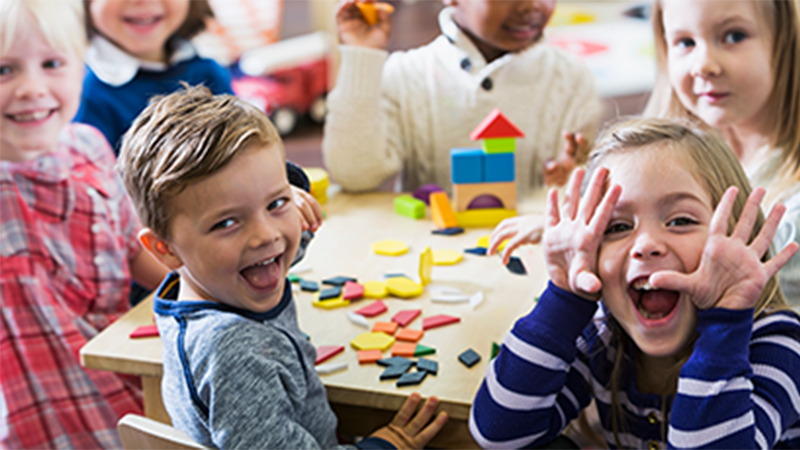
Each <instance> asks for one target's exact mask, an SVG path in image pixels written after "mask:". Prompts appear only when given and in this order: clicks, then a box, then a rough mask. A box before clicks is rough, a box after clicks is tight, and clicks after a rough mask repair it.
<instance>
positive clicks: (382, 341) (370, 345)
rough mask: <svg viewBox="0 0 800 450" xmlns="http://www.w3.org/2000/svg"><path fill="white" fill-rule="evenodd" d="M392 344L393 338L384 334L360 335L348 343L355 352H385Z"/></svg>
mask: <svg viewBox="0 0 800 450" xmlns="http://www.w3.org/2000/svg"><path fill="white" fill-rule="evenodd" d="M392 344H394V338H393V337H391V336H389V335H388V334H386V333H381V332H376V333H361V334H359V335H358V336H356V337H355V339H353V340H352V341H350V345H352V346H353V348H355V349H356V350H376V349H377V350H381V351H386V349H388V348H389V347H391V346H392Z"/></svg>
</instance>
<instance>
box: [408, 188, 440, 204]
mask: <svg viewBox="0 0 800 450" xmlns="http://www.w3.org/2000/svg"><path fill="white" fill-rule="evenodd" d="M443 190H444V189H442V188H441V186H439V185H438V184H423V185H422V186H420V187H418V188H417V189H416V190H415V191H414V193H413V194H411V195H412V196H413V197H414V198H416V199H417V200H421V201H423V202H425V204H426V205H430V203H431V202H430V198H429V197H430V196H431V194H433V193H434V192H442V191H443Z"/></svg>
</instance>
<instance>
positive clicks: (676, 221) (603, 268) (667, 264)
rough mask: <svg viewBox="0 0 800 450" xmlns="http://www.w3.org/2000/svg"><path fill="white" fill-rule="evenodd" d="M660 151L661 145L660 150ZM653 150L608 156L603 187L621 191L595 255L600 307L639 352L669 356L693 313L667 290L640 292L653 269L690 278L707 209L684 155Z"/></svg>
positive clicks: (688, 330)
mask: <svg viewBox="0 0 800 450" xmlns="http://www.w3.org/2000/svg"><path fill="white" fill-rule="evenodd" d="M662 145H663V144H662ZM676 155H679V153H678V152H677V151H675V150H671V149H665V148H663V147H656V148H653V149H635V150H633V151H626V152H624V153H622V154H615V155H609V156H607V157H605V158H604V159H603V162H602V165H603V166H604V167H607V168H608V169H609V171H610V174H609V181H608V183H609V185H610V184H612V183H613V184H618V185H620V186H621V187H622V195H621V197H620V199H619V202H618V203H617V205H616V207H615V208H614V212H613V215H612V218H611V220H610V222H609V224H608V227H607V229H606V232H605V235H604V237H603V241H602V243H601V245H600V251H599V256H598V272H599V275H600V279H601V281H602V283H603V302H604V303H605V305H606V306H607V307H608V309H609V311H610V312H611V314H612V315H613V316H614V317H615V318H616V320H617V321H618V322H619V324H620V325H621V326H622V328H623V329H624V330H625V331H626V332H627V334H628V335H629V336H630V337H631V339H633V341H634V342H635V343H636V345H637V346H638V347H639V349H641V350H642V351H643V352H644V353H645V354H647V355H650V356H657V357H660V356H671V355H676V354H677V353H678V352H680V350H681V349H683V348H684V347H685V346H686V345H687V344H688V343H689V342H690V341H691V339H692V337H693V335H694V333H695V323H696V308H695V305H694V304H693V303H692V302H691V300H690V299H689V298H687V297H686V296H685V295H681V294H679V293H678V292H675V291H665V290H648V289H647V287H645V286H644V284H645V282H646V281H647V279H648V277H649V276H650V275H651V274H652V273H653V272H656V271H660V270H675V271H678V272H682V273H690V272H693V271H694V270H695V269H696V268H697V266H698V264H699V263H700V257H701V255H702V253H703V248H704V246H705V243H706V241H707V240H708V236H709V226H710V223H711V217H712V215H713V213H714V208H713V206H712V204H711V197H710V195H709V194H708V193H707V191H706V189H705V188H704V187H703V186H702V185H701V184H700V183H699V182H698V181H697V180H696V179H695V177H694V176H692V173H693V172H694V170H693V169H692V167H691V166H690V165H689V164H687V163H686V161H687V159H688V157H683V156H678V157H677V158H675V157H674V156H676Z"/></svg>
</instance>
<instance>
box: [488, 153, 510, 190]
mask: <svg viewBox="0 0 800 450" xmlns="http://www.w3.org/2000/svg"><path fill="white" fill-rule="evenodd" d="M483 181H484V182H486V183H503V182H508V181H514V153H487V154H486V156H485V157H484V159H483Z"/></svg>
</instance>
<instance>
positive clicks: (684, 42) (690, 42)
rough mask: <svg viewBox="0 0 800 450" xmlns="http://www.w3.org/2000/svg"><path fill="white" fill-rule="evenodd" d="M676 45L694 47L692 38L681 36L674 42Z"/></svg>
mask: <svg viewBox="0 0 800 450" xmlns="http://www.w3.org/2000/svg"><path fill="white" fill-rule="evenodd" d="M675 46H676V47H680V48H690V47H694V39H691V38H681V39H678V40H677V41H676V42H675Z"/></svg>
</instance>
